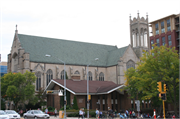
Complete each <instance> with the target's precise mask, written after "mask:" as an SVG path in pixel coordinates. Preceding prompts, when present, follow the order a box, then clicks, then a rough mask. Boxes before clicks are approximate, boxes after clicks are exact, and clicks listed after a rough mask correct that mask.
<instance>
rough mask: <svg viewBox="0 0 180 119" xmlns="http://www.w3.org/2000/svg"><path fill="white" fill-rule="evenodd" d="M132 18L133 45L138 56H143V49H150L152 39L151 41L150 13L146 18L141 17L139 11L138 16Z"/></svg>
mask: <svg viewBox="0 0 180 119" xmlns="http://www.w3.org/2000/svg"><path fill="white" fill-rule="evenodd" d="M129 20H130V42H131V46H132V47H133V50H134V52H135V53H136V55H137V56H138V57H141V56H142V53H143V50H145V51H149V48H150V41H149V25H148V15H146V19H145V18H144V17H142V18H140V17H139V12H138V13H137V18H135V17H134V18H133V20H131V15H130V17H129Z"/></svg>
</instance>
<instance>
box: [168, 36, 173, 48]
mask: <svg viewBox="0 0 180 119" xmlns="http://www.w3.org/2000/svg"><path fill="white" fill-rule="evenodd" d="M168 45H169V46H171V45H172V40H171V35H169V36H168Z"/></svg>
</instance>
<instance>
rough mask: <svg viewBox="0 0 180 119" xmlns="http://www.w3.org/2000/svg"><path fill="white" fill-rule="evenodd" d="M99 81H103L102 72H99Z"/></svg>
mask: <svg viewBox="0 0 180 119" xmlns="http://www.w3.org/2000/svg"><path fill="white" fill-rule="evenodd" d="M99 81H104V73H102V72H101V73H100V74H99Z"/></svg>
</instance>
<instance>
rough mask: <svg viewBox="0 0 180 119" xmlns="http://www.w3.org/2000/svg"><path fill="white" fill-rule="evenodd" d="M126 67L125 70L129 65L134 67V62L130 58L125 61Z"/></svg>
mask: <svg viewBox="0 0 180 119" xmlns="http://www.w3.org/2000/svg"><path fill="white" fill-rule="evenodd" d="M126 67H127V70H128V69H129V68H131V67H133V68H135V63H134V62H133V61H132V60H129V61H128V62H127V63H126Z"/></svg>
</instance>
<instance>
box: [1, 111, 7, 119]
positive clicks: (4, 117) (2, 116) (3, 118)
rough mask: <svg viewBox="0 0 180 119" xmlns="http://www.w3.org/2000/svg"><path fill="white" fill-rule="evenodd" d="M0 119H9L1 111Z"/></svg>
mask: <svg viewBox="0 0 180 119" xmlns="http://www.w3.org/2000/svg"><path fill="white" fill-rule="evenodd" d="M0 119H9V116H8V115H7V114H6V113H5V112H4V111H3V110H0Z"/></svg>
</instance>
